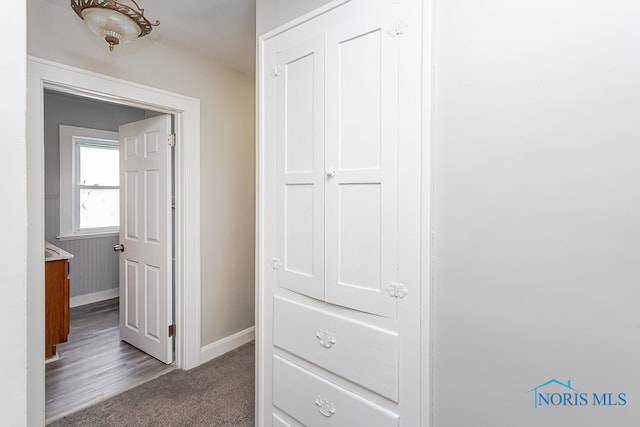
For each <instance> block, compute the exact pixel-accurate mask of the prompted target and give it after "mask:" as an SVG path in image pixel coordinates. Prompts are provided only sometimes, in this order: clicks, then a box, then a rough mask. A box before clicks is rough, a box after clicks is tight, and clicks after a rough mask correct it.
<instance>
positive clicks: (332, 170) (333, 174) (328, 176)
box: [326, 169, 336, 178]
mask: <svg viewBox="0 0 640 427" xmlns="http://www.w3.org/2000/svg"><path fill="white" fill-rule="evenodd" d="M326 175H327V178H333V177H335V176H336V170H335V169H331V170H328V171H327V173H326Z"/></svg>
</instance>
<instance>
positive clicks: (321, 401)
mask: <svg viewBox="0 0 640 427" xmlns="http://www.w3.org/2000/svg"><path fill="white" fill-rule="evenodd" d="M316 406H317V407H318V412H320V413H321V414H322V415H324V416H325V417H327V418H329V417H330V416H332V415H333V414H335V413H336V410H335V408H334V407H333V403H329V400H328V399H326V398H324V397H322V396H320V395H318V398H317V399H316Z"/></svg>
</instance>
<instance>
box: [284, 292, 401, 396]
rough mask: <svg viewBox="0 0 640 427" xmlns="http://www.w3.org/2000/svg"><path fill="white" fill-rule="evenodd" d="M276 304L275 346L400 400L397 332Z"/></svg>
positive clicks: (304, 307)
mask: <svg viewBox="0 0 640 427" xmlns="http://www.w3.org/2000/svg"><path fill="white" fill-rule="evenodd" d="M273 305H274V307H273V312H274V325H273V343H274V345H275V346H277V347H280V348H282V349H284V350H286V351H288V352H290V353H293V354H295V355H296V356H298V357H301V358H303V359H305V360H307V361H309V362H311V363H314V364H316V365H318V366H320V367H322V368H324V369H326V370H328V371H331V372H333V373H335V374H337V375H340V376H342V377H344V378H346V379H348V380H350V381H353V382H354V383H356V384H359V385H361V386H362V387H365V388H367V389H369V390H371V391H373V392H376V393H378V394H380V395H382V396H384V397H386V398H388V399H390V400H392V401H394V402H398V386H399V378H398V375H399V366H398V358H399V337H398V334H397V333H395V332H391V331H387V330H384V329H380V328H377V327H374V326H371V325H367V324H365V323H361V322H357V321H354V320H351V319H348V318H345V317H341V316H337V315H335V314H332V313H330V312H328V311H324V310H319V309H316V308H312V307H310V306H307V305H304V304H300V303H297V302H292V301H289V300H286V299H284V298H280V297H277V296H276V297H274V303H273Z"/></svg>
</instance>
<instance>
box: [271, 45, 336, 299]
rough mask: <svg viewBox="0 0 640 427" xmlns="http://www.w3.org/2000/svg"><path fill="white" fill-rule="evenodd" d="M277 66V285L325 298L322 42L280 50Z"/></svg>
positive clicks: (275, 71)
mask: <svg viewBox="0 0 640 427" xmlns="http://www.w3.org/2000/svg"><path fill="white" fill-rule="evenodd" d="M276 62H277V64H278V65H277V66H276V68H275V70H274V74H276V75H274V78H276V77H277V96H276V102H277V105H276V114H277V128H276V133H277V136H276V138H277V141H278V143H277V152H278V154H277V156H278V166H277V169H278V177H277V180H278V184H277V186H278V187H277V188H278V189H277V195H276V197H277V206H278V213H277V218H278V223H277V225H276V233H277V235H278V247H277V254H278V256H277V258H276V259H275V260H274V262H275V263H276V265H275V267H276V268H280V267H281V269H280V274H279V275H278V285H280V286H282V287H283V288H286V289H290V290H292V291H295V292H299V293H302V294H305V295H309V296H311V297H313V298H318V299H323V298H324V190H323V187H324V180H325V174H324V169H323V168H324V162H323V156H324V40H323V38H322V37H316V38H313V39H311V40H309V41H306V42H304V43H300V44H299V45H297V46H295V47H293V48H291V49H287V50H284V51H282V52H280V53H279V54H278V55H277V59H276ZM278 264H282V266H280V265H278Z"/></svg>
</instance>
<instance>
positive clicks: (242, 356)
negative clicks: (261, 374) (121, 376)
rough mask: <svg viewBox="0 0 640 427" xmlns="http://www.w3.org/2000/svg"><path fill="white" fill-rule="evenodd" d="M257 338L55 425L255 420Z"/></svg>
mask: <svg viewBox="0 0 640 427" xmlns="http://www.w3.org/2000/svg"><path fill="white" fill-rule="evenodd" d="M254 351H255V347H254V343H253V342H252V343H249V344H246V345H244V346H242V347H240V348H237V349H235V350H233V351H231V352H229V353H226V354H224V355H222V356H220V357H218V358H217V359H214V360H212V361H210V362H207V363H205V364H202V365H200V366H198V367H197V368H194V369H192V370H190V371H181V370H174V371H171V372H169V373H168V374H165V375H163V376H161V377H159V378H156V379H154V380H152V381H149V382H147V383H144V384H142V385H140V386H138V387H135V388H133V389H131V390H128V391H126V392H124V393H122V394H120V395H118V396H115V397H112V398H110V399H108V400H105V401H103V402H100V403H98V404H96V405H94V406H91V407H89V408H86V409H83V410H81V411H79V412H76V413H74V414H71V415H69V416H67V417H65V418H62V419H61V420H58V421H56V422H54V423H52V424H50V426H54V427H63V426H82V427H85V426H91V427H100V426H110V427H112V426H154V427H155V426H211V427H213V426H240V427H241V426H247V427H249V426H253V425H254V419H255V418H254V391H255V388H254V385H255V378H254Z"/></svg>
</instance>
